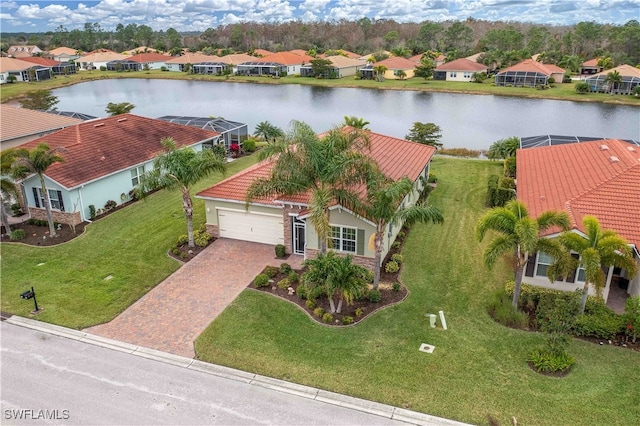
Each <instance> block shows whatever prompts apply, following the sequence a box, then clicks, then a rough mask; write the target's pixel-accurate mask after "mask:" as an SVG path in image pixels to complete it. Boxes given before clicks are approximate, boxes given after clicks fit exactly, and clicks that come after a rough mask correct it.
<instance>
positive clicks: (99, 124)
mask: <svg viewBox="0 0 640 426" xmlns="http://www.w3.org/2000/svg"><path fill="white" fill-rule="evenodd" d="M102 126H104V123H98V124H94V125H93V127H102Z"/></svg>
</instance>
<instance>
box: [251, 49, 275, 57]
mask: <svg viewBox="0 0 640 426" xmlns="http://www.w3.org/2000/svg"><path fill="white" fill-rule="evenodd" d="M253 53H255V54H256V55H259V56H267V55H273V52H271V51H269V50H267V49H255V50H254V51H253Z"/></svg>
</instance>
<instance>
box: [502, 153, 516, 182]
mask: <svg viewBox="0 0 640 426" xmlns="http://www.w3.org/2000/svg"><path fill="white" fill-rule="evenodd" d="M504 175H505V176H506V177H510V178H515V177H516V157H507V158H506V159H505V160H504Z"/></svg>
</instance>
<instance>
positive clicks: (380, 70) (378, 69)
mask: <svg viewBox="0 0 640 426" xmlns="http://www.w3.org/2000/svg"><path fill="white" fill-rule="evenodd" d="M387 70H388V68H387V67H385V66H384V65H376V66H375V67H373V73H374V74H375V76H376V80H377V81H384V73H386V72H387Z"/></svg>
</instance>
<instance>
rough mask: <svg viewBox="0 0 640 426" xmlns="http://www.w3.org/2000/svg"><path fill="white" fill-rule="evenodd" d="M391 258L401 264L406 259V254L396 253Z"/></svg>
mask: <svg viewBox="0 0 640 426" xmlns="http://www.w3.org/2000/svg"><path fill="white" fill-rule="evenodd" d="M391 260H392V261H394V262H396V263H397V264H398V265H400V264H402V262H403V261H404V256H402V255H401V254H400V253H394V254H392V255H391Z"/></svg>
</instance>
